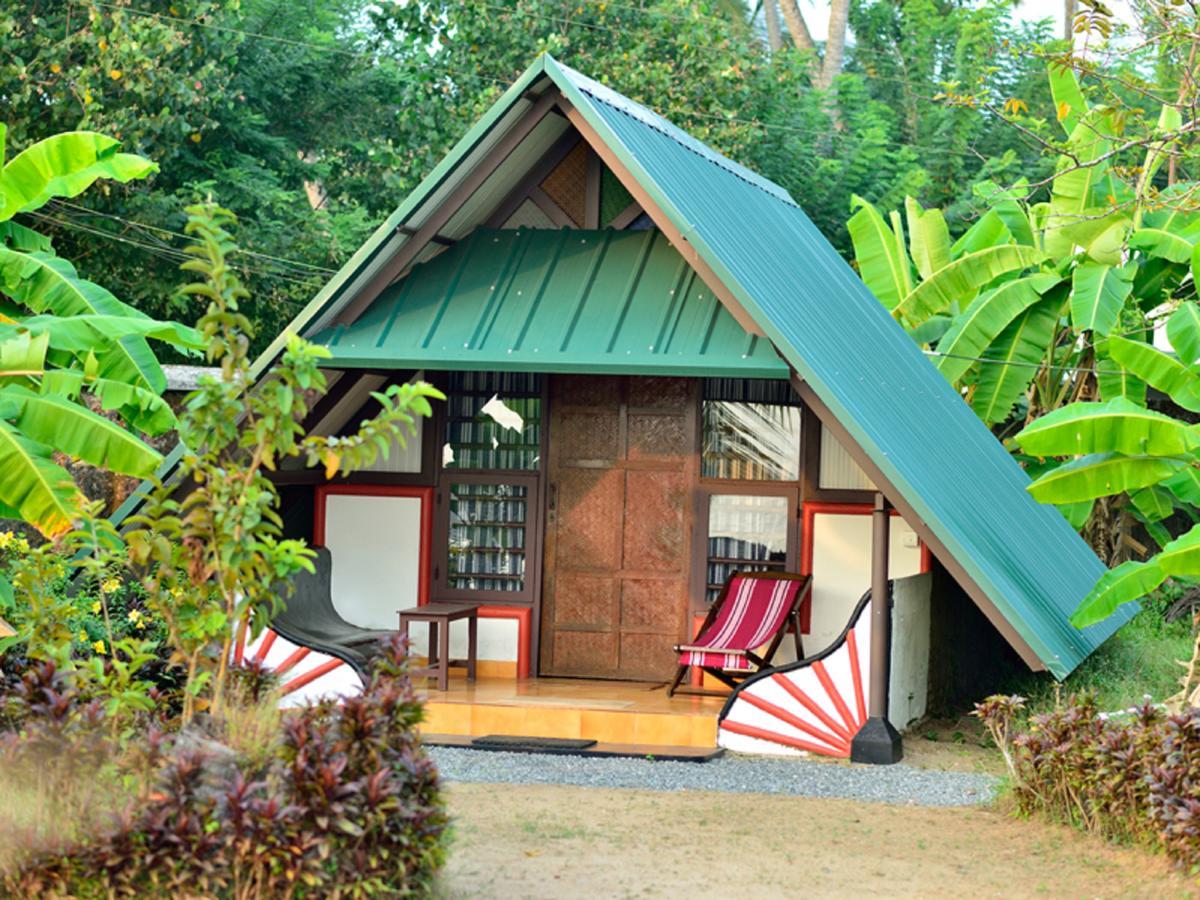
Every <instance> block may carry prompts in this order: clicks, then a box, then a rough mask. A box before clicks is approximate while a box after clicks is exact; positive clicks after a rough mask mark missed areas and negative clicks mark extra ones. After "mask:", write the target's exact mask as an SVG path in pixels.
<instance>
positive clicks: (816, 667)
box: [812, 659, 862, 731]
mask: <svg viewBox="0 0 1200 900" xmlns="http://www.w3.org/2000/svg"><path fill="white" fill-rule="evenodd" d="M812 670H813V672H815V673H816V675H817V680H818V681H820V682H821V687H823V688H825V693H826V694H828V695H829V699H830V700H832V701H833V706H834V708H835V709H836V710H837V711H838V715H839V716H841V717H842V721H843V722H845V723H846V727H847V728H850V729H852V730H855V731H857V730H858V727H859V726H860V725H861V724H862V723H861V722H856V721H855V720H854V716H852V715H850V707H848V706H847V705H846V701H845V700H843V699H842V695H841V694H840V693H839V692H838V689H837V686H836V685H835V684H834V683H833V679H832V678H831V677H830V676H829V672H828V671H826V669H825V663H823V662H822V661H821V660H819V659H818V660H817V661H816V662H815V663H813V664H812Z"/></svg>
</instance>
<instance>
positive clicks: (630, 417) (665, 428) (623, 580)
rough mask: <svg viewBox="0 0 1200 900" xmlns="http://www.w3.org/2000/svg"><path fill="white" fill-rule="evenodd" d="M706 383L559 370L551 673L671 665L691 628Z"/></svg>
mask: <svg viewBox="0 0 1200 900" xmlns="http://www.w3.org/2000/svg"><path fill="white" fill-rule="evenodd" d="M697 390H698V387H697V382H695V381H694V380H689V379H686V378H639V377H632V376H631V377H627V378H616V377H587V376H556V377H554V378H552V379H551V384H550V410H549V421H550V429H549V440H550V452H549V463H548V466H547V478H548V480H549V484H550V508H549V514H548V516H547V522H546V548H547V550H546V554H545V563H544V565H545V570H544V579H543V600H542V622H541V628H542V648H543V653H542V660H541V673H542V674H543V675H576V676H583V677H609V678H628V679H638V680H642V679H647V680H665V679H666V678H668V677H669V676H670V674H671V672H672V670H673V667H674V660H673V655H672V653H671V645H672V644H673V643H675V642H676V641H678V640H679V639H681V638H684V637H686V633H685V632H686V619H687V607H688V602H687V601H688V594H687V579H688V573H689V561H690V555H691V546H690V542H691V532H692V529H691V516H692V510H691V506H692V500H691V497H692V494H693V491H692V487H693V486H694V484H695V482H696V478H697V463H698V456H697V453H698V447H697V446H696V441H697V438H696V419H695V416H696V406H697V401H696V398H697V393H696V392H697Z"/></svg>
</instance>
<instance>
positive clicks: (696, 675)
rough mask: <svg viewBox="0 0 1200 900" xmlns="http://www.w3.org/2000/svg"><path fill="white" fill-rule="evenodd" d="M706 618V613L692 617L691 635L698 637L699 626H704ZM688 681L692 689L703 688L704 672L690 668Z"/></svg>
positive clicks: (696, 667)
mask: <svg viewBox="0 0 1200 900" xmlns="http://www.w3.org/2000/svg"><path fill="white" fill-rule="evenodd" d="M706 618H708V615H707V613H696V615H694V616H692V634H694V635H696V636H697V637H699V635H700V626H701V625H703V624H704V620H705V619H706ZM688 681H689V683H690V684H691V686H692V687H697V688H702V687H704V670H703V669H702V668H700V667H699V666H692V668H691V672H690V673H689V675H688Z"/></svg>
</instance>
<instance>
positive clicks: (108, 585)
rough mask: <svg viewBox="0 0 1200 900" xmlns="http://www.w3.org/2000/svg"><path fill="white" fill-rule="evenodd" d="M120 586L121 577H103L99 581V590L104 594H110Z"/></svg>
mask: <svg viewBox="0 0 1200 900" xmlns="http://www.w3.org/2000/svg"><path fill="white" fill-rule="evenodd" d="M120 587H121V579H120V578H105V579H104V580H103V581H102V582H100V590H102V591H103V592H104V593H106V594H111V593H113V592H114V591H116V590H118V589H119V588H120Z"/></svg>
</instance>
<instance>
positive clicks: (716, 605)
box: [667, 572, 812, 697]
mask: <svg viewBox="0 0 1200 900" xmlns="http://www.w3.org/2000/svg"><path fill="white" fill-rule="evenodd" d="M739 575H744V576H745V577H747V578H755V579H762V580H764V581H800V582H804V583H803V584H801V585H800V589H799V590H797V591H796V596H795V597H793V598H792V605H791V608H790V609H789V610H788V611H787V614H786V615H785V616H784V617H783V623H782V625H780V627H779V630H778V631H776V632H775V636H774V637H773V638H771V643H770V644H769V645H768V646H767V650H766V652H765V653H764V654H763V655H762V656H759V655H758V654H756V653H754V652H753V651H751V650H714V649H713V648H711V647H701V646H699V645H698V644H676V645H675V652H676V653H686V652H688V651H696V652H698V653H725V654H734V655H738V656H743V657H745V658H746V659H748V660H749V661H750V662H751V663H752V664H753V665H754V666H756V668H754V669H747V670H745V671H744V672H727V671H725V670H724V669H718V668H715V667H713V666H697V667H693V666H690V665H683V664H680V666H679V671H677V672H676V673H675V679H674V680H673V681H672V682H671V686H670V687H669V688H667V696H668V697H674V696H675V695H676V694H689V695H693V696H702V697H725V696H727V695H726V694H725V693H724V692H722V691H710V690H707V689H705V688H703V687H692V686H691V685H688V686H686V687H680V684H681V682H682V681H683V678H684V676H685V675H687V670H688V669H691V668H699V669H700V671H702V672H707V673H708V674H709V675H711V676H712V677H713V678H715V679H717V680H718V681H720V682H721V683H722V684H727V685H729V687H731V688H735V687H737V686H738V682H739V681H741V680H743V679H745V678H748V677H749V676H751V675H754V674H756V673H757V672H761V671H762V670H763V669H765V668H767V667H768V666H770V665H771V660H772V659H773V658H774V657H775V652H776V651H777V650H778V649H779V645H780V644H781V643H782V642H783V636H784V635H785V634H786V633H787V631H788V628H789V626H790V628H791V630H792V636H793V639H794V640H795V642H796V659H804V643H803V640H802V639H801V637H800V607H801V605H802V604H803V603H804V601H805V599H806V598H807V597H808V595H809V593H810V592H811V591H812V576H811V575H796V574H794V573H792V572H731V573H729V577H728V578H727V579H726V580H725V585H724V587H722V588H721V593H720V594H718V595H717V599H716V600H714V601H713V604H712V606H711V607H709V610H708V615H707V616H705V617H704V622H703V623H701V625H700V628H699V629H698V630H697V631H696V636H697V637H699V636H700V635H702V634H704V632H705V631H707V630H708V627H709V626H710V625H712V624H713V622H715V621H716V620H717V616H718V615H719V614H720V612H721V608H722V607H723V606H724V605H725V602H726V600H727V599H728V598H729V589H730V587H731V586H732V585H733V582H734V580H735V579H736V578H737V577H738V576H739Z"/></svg>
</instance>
